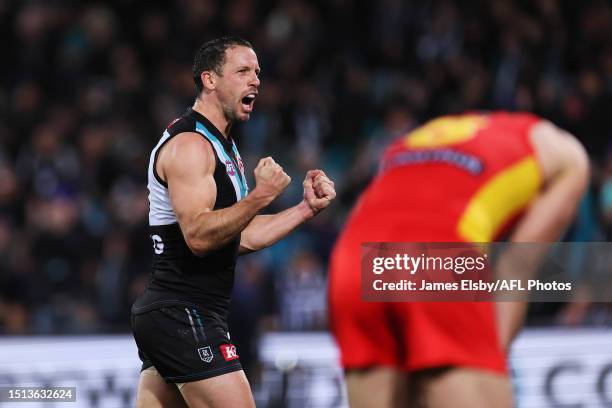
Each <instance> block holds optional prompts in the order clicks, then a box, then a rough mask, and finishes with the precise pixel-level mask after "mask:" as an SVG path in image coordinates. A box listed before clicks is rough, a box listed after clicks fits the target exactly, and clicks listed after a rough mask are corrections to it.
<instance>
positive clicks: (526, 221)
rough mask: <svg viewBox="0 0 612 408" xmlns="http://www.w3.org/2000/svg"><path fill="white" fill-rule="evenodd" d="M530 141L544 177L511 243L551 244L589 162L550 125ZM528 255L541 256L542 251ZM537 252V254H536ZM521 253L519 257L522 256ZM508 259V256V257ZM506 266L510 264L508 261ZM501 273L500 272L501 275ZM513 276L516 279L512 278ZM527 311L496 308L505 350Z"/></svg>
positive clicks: (509, 305)
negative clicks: (539, 190)
mask: <svg viewBox="0 0 612 408" xmlns="http://www.w3.org/2000/svg"><path fill="white" fill-rule="evenodd" d="M530 136H531V141H532V143H533V145H534V147H535V151H536V156H537V159H538V162H539V163H540V167H541V168H542V172H543V177H544V183H545V186H544V190H543V191H542V192H541V193H540V195H539V196H538V197H537V198H536V199H535V201H534V202H533V203H532V204H531V206H530V207H529V209H528V210H527V213H526V214H525V215H524V216H523V218H522V219H521V221H520V222H519V224H518V225H517V226H516V228H515V229H514V232H513V234H512V236H511V240H512V241H513V242H552V241H556V240H558V239H559V237H560V236H561V234H562V233H563V231H564V230H565V229H566V228H567V227H568V225H569V224H570V222H571V221H572V219H573V216H574V213H575V211H576V207H577V206H578V203H579V201H580V198H581V197H582V195H583V194H584V191H585V190H586V187H587V185H588V181H589V160H588V157H587V154H586V152H585V150H584V148H583V147H582V145H581V144H580V142H578V140H576V139H575V138H574V137H573V136H572V135H570V134H569V133H567V132H565V131H563V130H561V129H559V128H557V127H556V126H554V125H553V124H552V123H550V122H547V121H541V122H539V123H538V124H536V125H535V126H534V127H533V128H532V130H531V135H530ZM537 249H539V248H534V251H531V252H530V253H529V254H528V255H530V256H532V257H534V259H533V260H532V261H533V264H534V265H535V264H536V263H537V262H536V261H537V259H536V258H539V257H541V256H544V255H545V253H544V252H545V248H544V247H542V248H541V251H537ZM540 252H541V253H540ZM525 255H526V252H525V251H521V252H520V254H519V256H523V257H524V256H525ZM510 256H512V255H510ZM509 264H513V262H512V260H510V262H509ZM501 273H503V271H501ZM509 273H510V274H514V273H513V271H510V272H509ZM514 276H516V275H515V274H514ZM526 310H527V304H526V303H525V302H518V301H517V302H499V303H498V304H497V313H498V330H499V336H500V341H501V343H502V345H503V346H504V347H508V346H509V345H510V343H511V341H512V339H513V338H514V337H515V336H516V334H517V333H518V331H519V330H520V328H521V326H522V323H523V320H524V316H525V313H526Z"/></svg>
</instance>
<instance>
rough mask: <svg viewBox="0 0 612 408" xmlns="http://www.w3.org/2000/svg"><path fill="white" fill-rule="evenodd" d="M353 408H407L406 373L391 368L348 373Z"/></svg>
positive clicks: (348, 387)
mask: <svg viewBox="0 0 612 408" xmlns="http://www.w3.org/2000/svg"><path fill="white" fill-rule="evenodd" d="M345 378H346V388H347V391H348V400H349V406H350V407H351V408H369V407H379V408H399V407H402V408H406V407H408V399H407V396H408V383H407V377H406V375H405V373H403V372H401V371H398V370H396V369H394V368H391V367H375V368H368V369H362V370H347V371H346V375H345Z"/></svg>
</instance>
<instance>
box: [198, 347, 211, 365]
mask: <svg viewBox="0 0 612 408" xmlns="http://www.w3.org/2000/svg"><path fill="white" fill-rule="evenodd" d="M198 354H199V355H200V358H201V359H202V361H203V362H205V363H210V362H211V361H212V360H213V357H214V356H213V352H212V350H211V349H210V346H206V347H202V348H199V349H198Z"/></svg>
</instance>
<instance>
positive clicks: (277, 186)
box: [253, 157, 291, 203]
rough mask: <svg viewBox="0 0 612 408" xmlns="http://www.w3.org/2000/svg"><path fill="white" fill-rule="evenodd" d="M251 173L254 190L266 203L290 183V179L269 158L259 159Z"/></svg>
mask: <svg viewBox="0 0 612 408" xmlns="http://www.w3.org/2000/svg"><path fill="white" fill-rule="evenodd" d="M253 173H254V174H255V184H256V186H255V189H256V190H257V191H258V193H259V194H261V195H262V196H263V197H265V198H266V199H267V201H268V203H270V202H272V200H274V199H275V198H276V197H278V196H279V195H280V193H282V192H283V191H284V190H285V189H286V188H287V186H288V185H289V183H290V182H291V177H289V176H288V175H287V173H285V172H284V171H283V168H282V167H281V166H280V165H278V164H277V163H276V162H275V161H274V159H272V158H271V157H265V158H263V159H261V160H260V161H259V163H258V164H257V167H255V170H254V171H253ZM254 191H255V190H254Z"/></svg>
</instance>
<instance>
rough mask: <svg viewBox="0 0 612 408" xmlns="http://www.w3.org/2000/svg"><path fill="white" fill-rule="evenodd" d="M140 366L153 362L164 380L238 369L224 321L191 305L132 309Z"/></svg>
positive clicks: (186, 379) (184, 379)
mask: <svg viewBox="0 0 612 408" xmlns="http://www.w3.org/2000/svg"><path fill="white" fill-rule="evenodd" d="M132 331H133V332H134V339H135V340H136V345H137V346H138V356H139V357H140V359H141V360H142V370H145V369H147V368H149V367H151V366H154V367H155V368H156V369H157V371H158V372H159V373H160V375H161V376H162V377H163V378H164V380H166V382H168V383H185V382H190V381H197V380H203V379H206V378H211V377H216V376H218V375H222V374H226V373H229V372H232V371H238V370H242V366H241V365H240V359H239V358H238V354H237V353H236V347H234V345H232V343H231V341H230V339H229V333H228V331H227V323H226V322H225V321H224V320H223V319H221V318H220V317H218V316H216V315H214V314H211V313H205V312H203V311H202V310H198V309H197V308H195V307H192V306H164V307H161V308H159V309H154V310H151V311H147V312H142V313H137V314H134V313H132Z"/></svg>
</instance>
